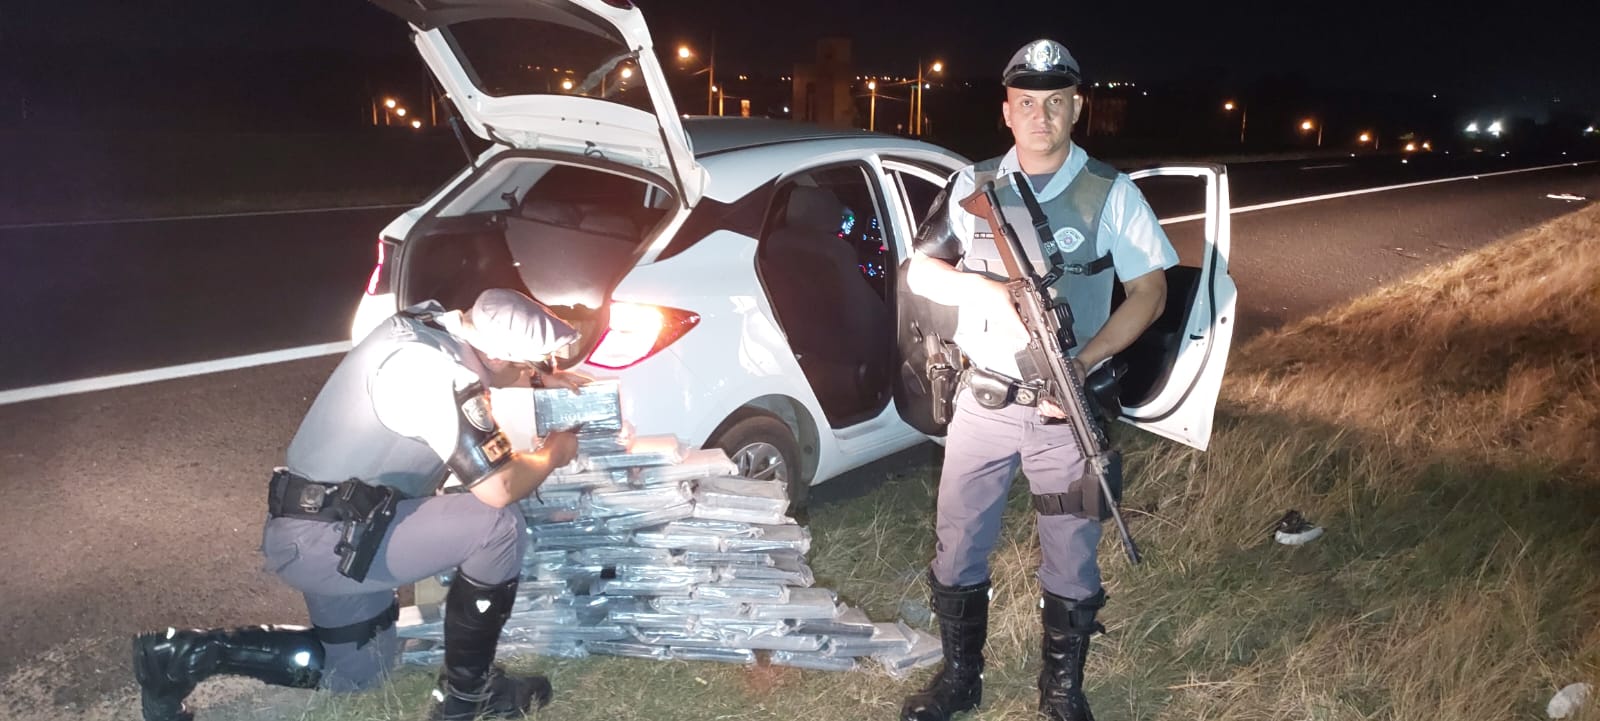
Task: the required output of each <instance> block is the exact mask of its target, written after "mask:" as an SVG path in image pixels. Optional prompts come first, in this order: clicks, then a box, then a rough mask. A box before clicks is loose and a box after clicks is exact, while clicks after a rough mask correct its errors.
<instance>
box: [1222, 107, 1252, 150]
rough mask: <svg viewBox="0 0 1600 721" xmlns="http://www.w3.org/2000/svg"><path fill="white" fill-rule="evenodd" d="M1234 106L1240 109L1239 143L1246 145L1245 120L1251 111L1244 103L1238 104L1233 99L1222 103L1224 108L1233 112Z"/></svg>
mask: <svg viewBox="0 0 1600 721" xmlns="http://www.w3.org/2000/svg"><path fill="white" fill-rule="evenodd" d="M1234 108H1238V109H1239V144H1240V145H1244V122H1245V120H1246V119H1247V117H1248V115H1249V111H1248V110H1246V109H1245V107H1244V106H1243V105H1239V104H1236V103H1234V102H1233V101H1232V100H1229V101H1227V102H1225V103H1223V104H1222V109H1223V110H1226V111H1228V112H1230V113H1231V112H1233V109H1234Z"/></svg>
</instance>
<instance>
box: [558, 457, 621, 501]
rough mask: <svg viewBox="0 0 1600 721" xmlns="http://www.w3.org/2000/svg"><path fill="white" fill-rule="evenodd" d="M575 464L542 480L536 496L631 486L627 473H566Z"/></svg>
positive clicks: (563, 467) (564, 467)
mask: <svg viewBox="0 0 1600 721" xmlns="http://www.w3.org/2000/svg"><path fill="white" fill-rule="evenodd" d="M575 465H576V464H569V465H566V466H562V467H561V468H562V469H563V470H557V471H555V472H554V473H551V474H550V475H549V476H548V477H546V478H545V479H544V483H542V484H540V485H539V492H538V494H537V495H538V496H539V497H543V496H549V495H552V494H562V495H566V494H581V493H583V492H584V491H592V490H610V489H619V490H626V489H628V488H631V487H632V486H631V485H630V484H629V482H628V472H627V471H568V470H565V469H569V468H573V467H574V466H575Z"/></svg>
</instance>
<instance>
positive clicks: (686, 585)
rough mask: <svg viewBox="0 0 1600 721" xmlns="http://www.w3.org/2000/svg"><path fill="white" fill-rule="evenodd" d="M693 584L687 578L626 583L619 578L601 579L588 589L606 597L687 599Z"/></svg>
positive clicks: (639, 580) (642, 580) (641, 580)
mask: <svg viewBox="0 0 1600 721" xmlns="http://www.w3.org/2000/svg"><path fill="white" fill-rule="evenodd" d="M694 587H695V584H694V582H693V581H691V580H689V579H687V578H657V579H638V580H632V581H626V580H622V579H619V578H602V579H600V580H598V581H595V582H594V583H593V584H592V585H591V586H590V587H589V588H590V592H591V593H595V594H603V595H608V596H677V597H680V598H689V597H691V596H692V595H693V594H694Z"/></svg>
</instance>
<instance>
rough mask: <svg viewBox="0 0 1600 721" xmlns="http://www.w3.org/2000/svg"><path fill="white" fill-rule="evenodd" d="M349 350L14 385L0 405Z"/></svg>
mask: <svg viewBox="0 0 1600 721" xmlns="http://www.w3.org/2000/svg"><path fill="white" fill-rule="evenodd" d="M349 350H350V342H349V341H339V342H337V343H323V344H320V345H307V346H300V347H299V348H285V349H283V350H274V351H267V352H265V353H251V354H250V355H241V356H234V357H232V358H219V359H217V360H209V361H201V362H199V363H185V364H183V365H176V366H168V367H166V368H152V369H150V370H143V371H133V372H131V373H117V374H115V375H108V376H100V377H98V378H83V379H79V380H75V381H63V382H61V383H50V384H48V385H42V386H31V387H28V388H17V389H14V390H8V391H0V406H3V405H9V404H11V403H22V402H23V401H32V400H38V399H41V398H54V397H56V396H65V395H73V394H75V393H88V392H90V391H103V390H109V389H111V388H121V387H123V386H133V385H141V384H144V383H155V382H157V381H166V380H172V379H174V378H187V377H189V376H198V375H205V374H207V373H220V372H222V371H231V370H238V369H240V368H252V367H255V366H263V365H271V364H273V363H286V362H288V361H294V360H302V359H305V358H317V357H320V356H328V355H337V354H339V353H344V352H347V351H349Z"/></svg>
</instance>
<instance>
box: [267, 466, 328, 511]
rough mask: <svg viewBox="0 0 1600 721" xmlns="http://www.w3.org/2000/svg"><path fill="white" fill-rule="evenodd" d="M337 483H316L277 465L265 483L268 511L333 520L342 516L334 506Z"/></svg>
mask: <svg viewBox="0 0 1600 721" xmlns="http://www.w3.org/2000/svg"><path fill="white" fill-rule="evenodd" d="M338 490H339V484H337V483H318V482H316V481H312V480H308V479H306V478H302V477H300V476H298V475H296V474H295V473H293V472H291V471H289V469H287V468H279V469H277V470H275V471H274V472H273V474H272V481H271V482H270V483H268V484H267V515H269V516H271V517H273V518H278V517H280V516H288V517H289V518H308V519H312V520H318V521H327V522H329V523H333V522H336V521H341V520H344V519H343V518H341V517H340V513H339V509H338V508H336V507H335V506H334V503H333V501H334V500H335V498H336V495H335V494H336V492H337V491H338Z"/></svg>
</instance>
